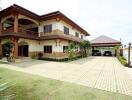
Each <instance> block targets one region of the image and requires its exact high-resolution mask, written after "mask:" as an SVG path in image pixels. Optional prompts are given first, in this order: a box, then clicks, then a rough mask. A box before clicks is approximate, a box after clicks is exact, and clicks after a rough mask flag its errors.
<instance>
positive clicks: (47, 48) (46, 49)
mask: <svg viewBox="0 0 132 100" xmlns="http://www.w3.org/2000/svg"><path fill="white" fill-rule="evenodd" d="M52 49H53V48H52V45H44V49H43V50H44V51H43V52H44V53H52V52H53V51H52Z"/></svg>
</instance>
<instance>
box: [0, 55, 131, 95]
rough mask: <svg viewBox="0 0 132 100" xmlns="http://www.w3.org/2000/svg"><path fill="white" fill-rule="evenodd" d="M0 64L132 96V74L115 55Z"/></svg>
mask: <svg viewBox="0 0 132 100" xmlns="http://www.w3.org/2000/svg"><path fill="white" fill-rule="evenodd" d="M0 66H1V67H6V68H10V69H13V70H17V71H22V72H27V73H31V74H35V75H40V76H45V77H48V78H52V79H57V80H61V81H67V82H71V83H77V84H80V85H84V86H88V87H92V88H98V89H102V90H106V91H111V92H117V93H122V94H126V95H131V96H132V75H130V74H128V73H130V72H128V69H126V68H125V67H124V66H122V65H121V64H120V63H119V61H118V60H117V59H116V58H114V57H88V58H84V59H80V60H76V61H72V62H51V61H38V60H31V61H30V60H29V61H27V62H25V61H24V62H19V63H12V64H11V65H6V66H5V65H0ZM131 71H132V70H131Z"/></svg>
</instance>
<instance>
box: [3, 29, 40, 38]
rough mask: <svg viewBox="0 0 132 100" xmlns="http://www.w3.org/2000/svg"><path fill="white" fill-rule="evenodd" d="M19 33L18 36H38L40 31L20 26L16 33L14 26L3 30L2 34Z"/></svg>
mask: <svg viewBox="0 0 132 100" xmlns="http://www.w3.org/2000/svg"><path fill="white" fill-rule="evenodd" d="M10 34H12V35H17V36H24V37H33V38H34V37H38V32H33V31H29V30H25V29H22V28H19V30H18V33H14V30H13V28H9V29H6V30H4V31H2V33H1V35H10Z"/></svg>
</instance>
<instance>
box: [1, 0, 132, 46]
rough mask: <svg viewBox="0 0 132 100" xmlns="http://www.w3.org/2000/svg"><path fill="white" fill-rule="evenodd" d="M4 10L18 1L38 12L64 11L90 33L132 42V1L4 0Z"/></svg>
mask: <svg viewBox="0 0 132 100" xmlns="http://www.w3.org/2000/svg"><path fill="white" fill-rule="evenodd" d="M0 1H1V2H0V7H2V8H3V9H4V8H6V7H9V6H10V5H13V4H18V5H20V6H22V7H24V8H26V9H28V10H30V11H32V12H35V13H36V14H39V15H43V14H46V13H49V12H54V11H58V10H59V11H61V12H62V13H64V14H65V15H66V16H68V17H69V18H70V19H71V20H73V21H74V22H76V23H77V24H78V25H80V26H81V27H82V28H83V29H85V30H86V31H87V32H89V33H90V35H91V36H89V37H88V38H87V39H88V40H92V39H94V38H96V37H98V36H100V35H106V36H109V37H111V38H114V39H117V40H121V41H122V42H123V44H128V43H129V42H131V43H132V0H0Z"/></svg>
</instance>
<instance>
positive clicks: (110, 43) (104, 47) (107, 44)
mask: <svg viewBox="0 0 132 100" xmlns="http://www.w3.org/2000/svg"><path fill="white" fill-rule="evenodd" d="M91 46H92V50H99V51H101V54H104V52H105V51H111V52H112V55H113V56H114V55H115V54H116V51H115V49H114V47H115V46H121V42H120V41H118V40H115V39H112V38H110V37H107V36H104V35H102V36H99V37H97V38H95V39H93V40H92V41H91Z"/></svg>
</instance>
